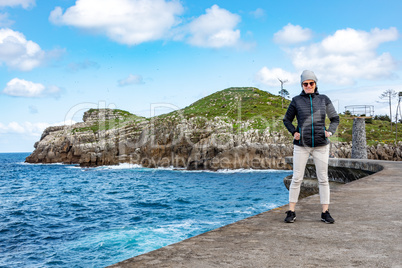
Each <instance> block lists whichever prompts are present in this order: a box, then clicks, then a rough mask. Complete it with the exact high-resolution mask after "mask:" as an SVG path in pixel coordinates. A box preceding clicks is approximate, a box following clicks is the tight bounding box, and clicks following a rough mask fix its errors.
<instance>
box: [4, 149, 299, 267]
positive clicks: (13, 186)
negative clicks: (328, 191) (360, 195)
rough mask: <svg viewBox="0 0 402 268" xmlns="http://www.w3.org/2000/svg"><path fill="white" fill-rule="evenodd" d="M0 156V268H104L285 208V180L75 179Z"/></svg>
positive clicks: (123, 169) (121, 172) (243, 174)
mask: <svg viewBox="0 0 402 268" xmlns="http://www.w3.org/2000/svg"><path fill="white" fill-rule="evenodd" d="M26 156H28V154H0V170H1V176H0V267H69V268H70V267H104V266H107V265H111V264H113V263H116V262H119V261H122V260H124V259H127V258H130V257H133V256H136V255H139V254H142V253H145V252H149V251H151V250H154V249H157V248H160V247H163V246H166V245H169V244H172V243H175V242H178V241H181V240H183V239H186V238H189V237H191V236H195V235H197V234H200V233H204V232H206V231H209V230H212V229H215V228H218V227H220V226H223V225H227V224H229V223H232V222H235V221H238V220H240V219H244V218H246V217H249V216H252V215H255V214H258V213H260V212H263V211H266V210H269V209H272V208H275V207H278V206H281V205H283V204H286V203H287V199H288V192H287V190H286V188H285V187H284V184H283V178H284V177H285V176H287V175H289V174H290V173H291V172H290V171H246V170H238V171H224V172H189V171H175V170H160V169H145V168H138V167H134V166H130V165H128V164H126V165H122V166H118V167H99V168H91V169H84V168H79V167H76V166H71V165H32V164H25V163H23V161H24V159H25V157H26Z"/></svg>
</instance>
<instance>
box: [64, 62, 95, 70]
mask: <svg viewBox="0 0 402 268" xmlns="http://www.w3.org/2000/svg"><path fill="white" fill-rule="evenodd" d="M99 67H100V66H99V64H98V63H97V62H94V61H90V60H85V61H83V62H73V63H70V64H69V65H68V67H67V69H68V70H69V71H70V72H78V71H79V70H86V69H90V68H95V69H99Z"/></svg>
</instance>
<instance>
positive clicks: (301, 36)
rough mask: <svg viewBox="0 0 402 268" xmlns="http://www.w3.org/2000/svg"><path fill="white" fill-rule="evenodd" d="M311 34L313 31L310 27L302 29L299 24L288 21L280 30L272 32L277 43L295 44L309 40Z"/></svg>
mask: <svg viewBox="0 0 402 268" xmlns="http://www.w3.org/2000/svg"><path fill="white" fill-rule="evenodd" d="M312 36H313V32H312V31H311V30H310V29H308V28H305V29H303V28H302V27H301V26H300V25H292V24H291V23H289V24H288V25H286V26H285V27H283V28H282V30H280V31H279V32H277V33H275V34H274V41H275V43H279V44H296V43H301V42H306V41H308V40H310V39H311V38H312Z"/></svg>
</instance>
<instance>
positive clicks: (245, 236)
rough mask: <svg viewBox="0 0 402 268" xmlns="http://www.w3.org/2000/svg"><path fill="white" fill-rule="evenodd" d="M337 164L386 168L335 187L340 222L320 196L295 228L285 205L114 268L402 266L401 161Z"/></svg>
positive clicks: (307, 201)
mask: <svg viewBox="0 0 402 268" xmlns="http://www.w3.org/2000/svg"><path fill="white" fill-rule="evenodd" d="M349 161H350V163H349ZM338 162H339V163H341V162H342V163H341V164H342V165H345V166H349V165H350V166H356V163H357V166H359V165H360V166H362V167H365V166H377V165H379V166H381V167H383V169H382V170H381V171H378V172H377V173H375V174H373V175H369V176H367V177H364V178H361V179H358V180H355V181H352V182H350V183H347V184H344V185H341V186H339V187H337V188H336V189H333V190H331V205H330V212H331V215H332V216H333V217H334V219H335V220H336V222H335V224H325V223H323V222H321V221H320V215H321V205H320V204H319V196H318V195H317V194H316V195H312V196H309V197H306V198H304V199H301V200H300V201H299V203H298V205H297V207H296V215H297V220H296V222H295V223H288V224H286V223H284V222H283V219H284V218H285V211H286V210H287V206H283V207H279V208H277V209H273V210H270V211H267V212H264V213H261V214H258V215H256V216H253V217H250V218H247V219H244V220H241V221H238V222H236V223H233V224H230V225H227V226H224V227H221V228H218V229H215V230H213V231H210V232H207V233H204V234H201V235H198V236H195V237H192V238H189V239H187V240H184V241H182V242H179V243H176V244H173V245H170V246H166V247H164V248H161V249H158V250H155V251H152V252H149V253H146V254H143V255H140V256H137V257H134V258H131V259H128V260H125V261H123V262H120V263H117V264H115V265H112V266H111V267H114V268H117V267H136V268H138V267H200V268H201V267H202V268H205V267H402V213H401V209H400V207H401V201H402V197H401V196H402V195H401V191H402V162H392V161H375V160H363V159H350V160H348V159H343V160H340V161H338ZM353 163H354V164H353Z"/></svg>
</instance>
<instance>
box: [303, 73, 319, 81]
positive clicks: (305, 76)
mask: <svg viewBox="0 0 402 268" xmlns="http://www.w3.org/2000/svg"><path fill="white" fill-rule="evenodd" d="M306 80H314V81H315V83H317V81H318V79H317V76H315V74H314V72H313V71H310V70H304V71H303V73H302V74H301V83H303V82H304V81H306Z"/></svg>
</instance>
